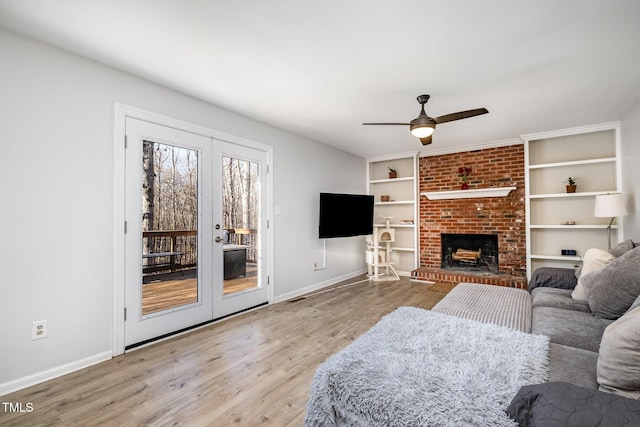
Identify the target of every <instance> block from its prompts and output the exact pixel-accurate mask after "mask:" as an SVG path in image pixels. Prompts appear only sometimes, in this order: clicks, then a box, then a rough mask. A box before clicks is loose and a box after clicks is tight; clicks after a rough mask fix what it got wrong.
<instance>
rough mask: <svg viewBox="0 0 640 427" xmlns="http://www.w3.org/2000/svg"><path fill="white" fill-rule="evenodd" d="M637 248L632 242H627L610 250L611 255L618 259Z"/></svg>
mask: <svg viewBox="0 0 640 427" xmlns="http://www.w3.org/2000/svg"><path fill="white" fill-rule="evenodd" d="M635 247H636V244H635V243H633V241H632V240H625V241H624V242H620V243H618V244H617V245H616V246H614V247H613V248H611V249H609V253H610V254H611V255H613V256H614V257H616V258H618V257H620V256H622V255H624V254H626V253H627V252H629V251H630V250H631V249H633V248H635Z"/></svg>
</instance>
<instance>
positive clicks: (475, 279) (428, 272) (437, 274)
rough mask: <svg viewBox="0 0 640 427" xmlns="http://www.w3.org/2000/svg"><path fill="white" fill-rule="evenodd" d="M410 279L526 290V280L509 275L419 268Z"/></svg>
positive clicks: (412, 273)
mask: <svg viewBox="0 0 640 427" xmlns="http://www.w3.org/2000/svg"><path fill="white" fill-rule="evenodd" d="M411 277H412V278H415V279H418V280H425V281H431V282H444V283H451V284H457V283H460V282H469V283H482V284H485V285H496V286H507V287H510V288H519V289H527V278H526V277H521V276H512V275H510V274H489V273H477V274H474V273H470V272H465V271H452V270H440V269H431V268H426V267H420V268H418V269H416V270H414V271H412V272H411Z"/></svg>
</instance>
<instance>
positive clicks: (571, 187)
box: [567, 184, 577, 193]
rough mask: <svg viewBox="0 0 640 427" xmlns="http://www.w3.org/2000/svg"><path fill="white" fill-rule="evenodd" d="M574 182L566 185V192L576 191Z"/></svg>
mask: <svg viewBox="0 0 640 427" xmlns="http://www.w3.org/2000/svg"><path fill="white" fill-rule="evenodd" d="M576 187H577V185H576V184H572V185H567V193H575V192H576Z"/></svg>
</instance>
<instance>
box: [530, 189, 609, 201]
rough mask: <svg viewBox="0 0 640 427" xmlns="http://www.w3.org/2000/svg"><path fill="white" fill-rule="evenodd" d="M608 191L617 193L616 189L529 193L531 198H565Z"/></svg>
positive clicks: (590, 195) (591, 195) (587, 195)
mask: <svg viewBox="0 0 640 427" xmlns="http://www.w3.org/2000/svg"><path fill="white" fill-rule="evenodd" d="M607 193H617V191H615V190H610V191H582V192H580V191H578V192H575V193H549V194H531V195H529V198H530V199H554V198H565V197H594V196H597V195H599V194H607Z"/></svg>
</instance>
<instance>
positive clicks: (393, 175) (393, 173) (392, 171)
mask: <svg viewBox="0 0 640 427" xmlns="http://www.w3.org/2000/svg"><path fill="white" fill-rule="evenodd" d="M397 177H398V171H397V170H395V169H394V168H389V178H397Z"/></svg>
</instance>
